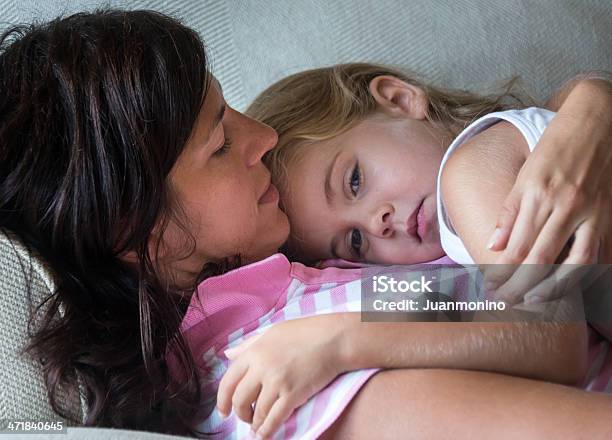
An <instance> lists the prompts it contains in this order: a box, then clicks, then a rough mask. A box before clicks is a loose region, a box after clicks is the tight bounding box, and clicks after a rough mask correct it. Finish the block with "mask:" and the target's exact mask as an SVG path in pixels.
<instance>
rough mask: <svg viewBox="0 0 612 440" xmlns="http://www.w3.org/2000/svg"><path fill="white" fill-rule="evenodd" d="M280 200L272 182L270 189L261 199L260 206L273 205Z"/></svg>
mask: <svg viewBox="0 0 612 440" xmlns="http://www.w3.org/2000/svg"><path fill="white" fill-rule="evenodd" d="M278 198H279V195H278V190H277V189H276V187H275V186H274V184H273V183H272V182H270V185H268V189H267V190H266V192H265V193H263V194H262V196H261V197H260V198H259V202H258V203H259V204H260V205H263V204H265V203H273V202H277V201H278Z"/></svg>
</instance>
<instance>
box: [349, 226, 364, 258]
mask: <svg viewBox="0 0 612 440" xmlns="http://www.w3.org/2000/svg"><path fill="white" fill-rule="evenodd" d="M361 244H362V237H361V232H360V231H359V229H353V230H352V231H351V249H352V250H353V252H354V253H356V254H357V255H359V254H360V251H361Z"/></svg>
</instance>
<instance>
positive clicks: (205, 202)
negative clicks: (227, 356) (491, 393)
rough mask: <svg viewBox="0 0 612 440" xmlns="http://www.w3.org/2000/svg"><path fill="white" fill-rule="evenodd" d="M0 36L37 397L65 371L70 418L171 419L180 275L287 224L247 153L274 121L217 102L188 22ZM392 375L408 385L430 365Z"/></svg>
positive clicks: (8, 213)
mask: <svg viewBox="0 0 612 440" xmlns="http://www.w3.org/2000/svg"><path fill="white" fill-rule="evenodd" d="M1 42H2V50H1V52H0V94H1V96H3V99H2V100H1V101H0V211H1V212H2V215H1V217H0V227H2V228H3V229H7V230H10V231H13V232H15V233H17V234H18V235H19V237H20V238H21V239H22V240H23V241H24V243H26V245H28V246H29V247H31V248H32V249H33V250H35V251H36V252H38V253H39V254H40V255H41V256H42V258H43V259H44V260H46V261H47V262H48V263H49V266H50V267H51V269H52V271H53V274H54V277H55V280H56V283H57V291H56V292H55V294H53V295H52V296H51V297H50V298H49V300H48V305H49V306H48V307H49V308H48V310H47V311H45V312H44V316H43V318H44V319H43V320H42V321H41V322H40V324H39V325H38V327H37V328H36V333H35V335H34V338H33V339H32V344H31V347H30V349H31V352H32V353H33V354H34V355H36V356H37V357H38V358H39V359H40V360H41V362H42V364H43V367H44V368H43V371H44V374H45V379H46V383H47V387H48V389H49V397H50V400H51V402H52V404H53V406H54V409H55V410H56V411H61V407H60V406H61V405H60V404H61V402H60V401H59V400H58V398H57V397H56V394H55V392H56V390H57V389H58V387H59V386H60V384H66V383H67V384H74V382H75V380H74V372H75V371H76V372H77V373H78V375H79V376H80V378H81V382H82V385H83V387H84V390H85V399H86V402H87V406H88V413H87V417H86V420H85V424H86V425H89V426H113V427H124V428H133V429H134V428H141V429H147V430H155V431H167V432H176V433H187V432H189V426H190V422H191V420H192V418H193V416H194V414H195V412H196V411H197V404H198V402H199V400H200V399H201V397H202V396H200V392H199V386H198V377H197V372H196V371H195V369H194V363H193V359H192V358H191V355H190V353H189V351H188V350H187V349H186V346H185V343H184V341H183V340H182V339H181V337H180V335H179V333H178V332H177V329H178V326H179V324H180V321H181V319H182V316H183V314H184V313H185V309H186V307H187V304H188V303H189V300H190V295H191V292H193V290H194V288H195V286H196V285H197V283H198V282H199V281H201V280H202V279H204V278H205V277H207V276H210V275H214V274H218V273H221V272H223V271H226V270H229V269H231V268H233V267H237V266H238V265H241V264H247V263H250V262H254V261H258V260H259V259H261V258H263V257H265V256H268V255H270V254H272V253H274V252H275V251H276V249H277V248H278V247H279V246H280V245H281V244H282V242H283V241H284V239H285V237H286V236H287V233H288V226H287V220H286V217H285V216H284V214H283V213H282V212H281V211H280V210H279V209H278V206H277V205H276V203H275V199H276V195H275V191H274V188H273V187H272V186H270V185H269V174H268V171H267V170H266V169H265V167H264V166H263V165H262V164H261V160H260V159H261V156H262V155H263V154H264V153H265V152H266V151H268V150H269V149H270V148H272V147H273V146H274V144H275V133H274V132H273V130H271V129H270V128H268V127H266V126H263V125H261V124H258V123H256V122H255V121H253V120H250V119H248V118H246V117H245V116H243V115H241V114H240V113H238V112H236V111H234V110H233V109H231V108H230V107H229V106H227V105H226V104H225V103H224V101H223V98H222V94H221V91H220V86H219V85H218V83H217V82H216V81H215V80H214V78H212V76H211V75H210V73H209V71H208V69H207V58H206V54H205V52H204V49H203V46H202V43H201V41H200V40H199V38H198V36H197V34H195V32H193V31H191V30H189V29H187V28H185V27H184V26H182V25H180V24H179V23H177V22H176V21H175V20H173V19H170V18H168V17H165V16H163V15H161V14H157V13H153V12H143V11H132V12H123V11H103V12H98V13H94V14H77V15H74V16H71V17H68V18H66V19H63V20H56V21H53V22H51V23H48V24H45V25H41V26H31V27H29V28H18V29H13V30H10V31H8V32H7V33H5V34H4V36H3V37H2V39H1ZM60 305H61V306H62V308H63V314H61V315H60V314H59V308H60ZM67 341H70V343H67ZM167 351H173V352H174V354H175V355H176V356H177V358H178V359H179V362H180V364H181V366H182V370H183V371H184V372H185V381H184V382H182V383H180V384H175V383H172V382H171V381H170V378H169V374H168V368H167V365H166V363H165V356H166V353H167ZM398 374H400V373H398ZM405 374H406V376H405V382H404V383H405V384H407V386H408V385H410V384H417V383H419V384H421V385H422V386H427V382H428V381H429V384H430V385H431V386H432V387H435V385H436V383H435V381H436V380H437V379H438V377H437V376H436V375H435V374H433V375H432V373H430V372H426V371H425V372H422V373H420V374H415V372H408V371H407V372H405ZM438 374H439V373H438ZM442 374H443V373H442ZM449 374H451V376H452V373H449ZM381 377H383V378H384V377H385V375H382V374H381ZM449 377H450V376H449ZM458 379H460V378H458ZM402 380H404V379H402ZM515 380H516V381H518V380H519V379H513V378H498V379H492V382H491V383H492V386H494V387H501V386H502V384H501V383H497V384H496V383H495V382H496V381H502V382H505V383H507V381H509V382H511V383H512V382H513V381H515ZM449 382H450V383H449V384H448V388H447V389H448V390H451V391H449V392H451V394H452V389H453V387H457V388H455V389H456V390H461V389H462V388H461V387H460V382H459V381H455V380H450V381H449ZM376 383H377V381H373V382H372V384H371V386H369V388H365V389H364V390H363V392H362V393H361V394H360V398H359V399H360V400H359V401H363V400H365V401H366V402H367V401H368V395H369V393H374V392H375V391H376V389H377V388H376ZM549 387H550V388H549ZM541 388H542V395H543V396H546V395H548V396H550V398H555V397H558V396H559V393H561V394H563V395H567V399H569V400H571V401H572V402H575V403H576V405H577V403H579V402H582V401H586V397H585V395H584V394H580V396H579V397H577V396H574V395H573V394H572V393H571V392H569V391H565V390H562V391H558V389H557V388H554V387H553V386H552V385H548V384H541ZM368 389H374V390H375V391H368ZM381 389H383V388H378V390H379V391H378V392H380V390H381ZM398 396H399V397H402V396H403V398H408V399H410V395H405V394H404V395H398ZM512 397H513V394H512V389H509V390H507V393H506V394H505V397H501V398H500V401H499V402H500V403H502V404H503V403H504V402H506V403H508V402H511V401H512ZM432 399H434V400H432V402H435V401H436V400H435V397H432ZM440 401H441V402H446V401H448V396H440ZM588 401H589V402H593V400H588ZM371 402H372V404H375V400H372V401H371ZM593 405H595V404H593ZM585 407H586V406H585ZM398 410H399V408H398ZM352 411H356V410H352V409H351V410H350V411H348V412H346V413H345V414H346V416H349V415H350V414H352ZM357 413H358V412H356V413H355V414H357ZM551 416H552V415H551ZM391 418H392V417H391ZM347 426H350V423H348V424H347ZM500 429H501V428H500Z"/></svg>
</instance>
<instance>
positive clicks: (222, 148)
mask: <svg viewBox="0 0 612 440" xmlns="http://www.w3.org/2000/svg"><path fill="white" fill-rule="evenodd" d="M231 146H232V142H231V141H230V140H229V139H228V138H225V141H224V142H223V145H221V146H220V147H219V148H217V149H216V150H215V152H214V153H213V155H214V156H221V155H222V154H225V153H227V152H228V151H229V149H230V147H231Z"/></svg>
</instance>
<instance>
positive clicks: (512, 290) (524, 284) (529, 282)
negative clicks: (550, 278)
mask: <svg viewBox="0 0 612 440" xmlns="http://www.w3.org/2000/svg"><path fill="white" fill-rule="evenodd" d="M552 268H553V266H552V265H546V264H521V265H520V266H518V267H517V269H516V271H515V272H514V274H513V275H512V276H511V277H510V279H509V280H508V281H506V282H505V283H504V284H502V285H501V286H500V287H499V288H498V289H497V290H496V292H495V296H496V297H497V298H499V299H501V300H503V301H505V302H507V303H509V304H518V303H520V302H522V301H523V296H524V295H525V294H526V293H527V292H529V291H530V290H531V289H532V288H533V287H534V286H536V285H537V284H538V283H540V282H541V281H542V280H543V279H544V278H545V277H546V276H547V275H548V274H549V273H550V272H551V270H552Z"/></svg>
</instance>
